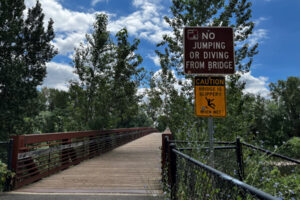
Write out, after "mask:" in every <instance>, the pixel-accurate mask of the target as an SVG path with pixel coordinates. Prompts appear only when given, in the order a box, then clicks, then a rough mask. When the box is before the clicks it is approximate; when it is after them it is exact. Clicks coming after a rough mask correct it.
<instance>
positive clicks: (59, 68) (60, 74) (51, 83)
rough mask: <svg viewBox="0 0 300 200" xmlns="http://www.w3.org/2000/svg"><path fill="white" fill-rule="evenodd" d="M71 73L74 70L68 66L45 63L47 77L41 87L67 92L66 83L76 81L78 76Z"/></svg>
mask: <svg viewBox="0 0 300 200" xmlns="http://www.w3.org/2000/svg"><path fill="white" fill-rule="evenodd" d="M73 71H74V68H73V67H71V66H70V65H66V64H61V63H56V62H50V63H47V76H46V78H45V80H44V83H43V85H42V86H43V87H48V88H56V89H59V90H65V91H67V90H68V84H67V83H68V81H69V80H78V76H77V75H76V74H74V73H73Z"/></svg>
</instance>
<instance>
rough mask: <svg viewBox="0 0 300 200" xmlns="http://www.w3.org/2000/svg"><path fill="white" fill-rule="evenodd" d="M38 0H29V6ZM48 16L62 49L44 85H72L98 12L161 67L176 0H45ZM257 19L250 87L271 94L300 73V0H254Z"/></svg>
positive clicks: (151, 65) (148, 62)
mask: <svg viewBox="0 0 300 200" xmlns="http://www.w3.org/2000/svg"><path fill="white" fill-rule="evenodd" d="M35 2H36V0H25V4H26V6H27V7H31V6H33V5H34V4H35ZM40 2H41V4H42V7H43V10H44V13H45V15H46V20H48V19H49V18H50V17H51V18H52V19H53V20H54V28H55V32H56V38H55V40H54V41H53V44H54V45H55V46H56V48H57V49H58V51H59V55H57V56H56V57H55V58H54V59H53V60H52V61H51V62H50V63H48V64H47V72H48V75H47V78H46V79H45V81H44V85H43V86H47V87H52V88H58V89H63V90H66V89H67V81H68V80H70V79H76V78H77V77H76V75H74V74H73V72H72V71H73V68H72V65H71V58H72V55H73V53H74V48H75V47H76V46H78V45H79V43H80V42H84V38H85V34H86V33H87V32H90V31H91V28H92V24H93V22H94V16H95V14H96V13H97V12H105V13H107V15H108V16H109V25H108V30H109V31H110V32H111V34H112V35H114V34H115V33H116V32H117V31H118V30H120V29H121V28H123V27H124V26H126V27H127V29H128V32H129V36H130V38H131V39H133V38H139V39H140V40H141V43H140V46H139V51H138V52H139V53H140V54H141V55H142V56H143V58H144V62H143V63H142V66H143V67H145V68H146V69H147V70H148V71H153V72H156V71H157V70H159V69H160V67H159V62H158V58H157V56H156V55H155V53H154V50H155V49H156V44H157V43H158V42H159V41H161V37H162V35H163V34H170V33H171V32H170V28H169V27H168V24H166V23H165V22H164V20H163V16H166V15H168V16H169V15H170V10H169V6H170V5H171V0H85V1H83V0H40ZM251 2H252V3H253V6H252V11H253V12H252V15H253V18H252V19H253V21H254V22H255V23H256V27H255V29H254V33H253V35H252V36H251V37H250V38H249V42H250V43H255V42H259V54H258V55H257V56H256V57H255V59H254V63H253V66H252V68H251V72H250V73H247V74H244V75H243V77H242V80H245V81H246V82H247V87H246V90H245V92H250V93H255V94H258V93H260V94H261V95H263V96H267V94H268V84H269V83H270V82H276V81H277V80H286V78H287V77H288V76H298V77H299V76H300V69H299V67H300V59H299V58H300V53H299V52H300V51H299V47H298V46H299V45H300V23H299V19H300V1H299V0H288V1H287V0H252V1H251Z"/></svg>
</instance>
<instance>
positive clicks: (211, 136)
mask: <svg viewBox="0 0 300 200" xmlns="http://www.w3.org/2000/svg"><path fill="white" fill-rule="evenodd" d="M208 133H209V164H210V166H211V167H214V159H215V158H214V128H213V118H212V117H209V118H208Z"/></svg>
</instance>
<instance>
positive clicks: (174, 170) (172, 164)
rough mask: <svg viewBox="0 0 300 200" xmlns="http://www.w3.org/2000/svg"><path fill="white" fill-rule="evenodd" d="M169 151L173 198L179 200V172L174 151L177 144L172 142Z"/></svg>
mask: <svg viewBox="0 0 300 200" xmlns="http://www.w3.org/2000/svg"><path fill="white" fill-rule="evenodd" d="M169 146H170V149H169V150H170V151H169V155H170V157H169V170H170V175H171V176H170V177H169V178H170V182H171V184H170V185H171V199H172V200H177V195H176V193H177V188H176V174H177V163H176V154H175V152H173V149H175V148H176V146H175V144H170V145H169Z"/></svg>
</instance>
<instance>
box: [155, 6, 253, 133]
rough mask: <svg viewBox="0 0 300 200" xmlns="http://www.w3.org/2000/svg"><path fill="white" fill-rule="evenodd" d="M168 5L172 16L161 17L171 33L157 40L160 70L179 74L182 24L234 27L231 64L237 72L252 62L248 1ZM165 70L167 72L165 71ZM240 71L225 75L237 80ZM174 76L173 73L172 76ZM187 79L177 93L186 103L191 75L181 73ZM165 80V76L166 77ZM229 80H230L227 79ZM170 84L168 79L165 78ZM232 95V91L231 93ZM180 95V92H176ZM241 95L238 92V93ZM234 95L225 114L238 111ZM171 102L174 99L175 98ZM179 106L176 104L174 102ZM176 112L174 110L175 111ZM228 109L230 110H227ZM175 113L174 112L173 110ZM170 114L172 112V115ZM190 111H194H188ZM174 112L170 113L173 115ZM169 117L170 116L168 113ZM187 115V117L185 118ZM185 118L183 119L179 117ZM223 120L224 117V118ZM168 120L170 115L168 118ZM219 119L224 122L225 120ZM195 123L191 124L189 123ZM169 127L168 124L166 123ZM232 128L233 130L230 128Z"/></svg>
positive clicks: (249, 7) (181, 59)
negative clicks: (183, 97)
mask: <svg viewBox="0 0 300 200" xmlns="http://www.w3.org/2000/svg"><path fill="white" fill-rule="evenodd" d="M172 2H173V4H172V6H171V13H172V15H173V16H172V17H165V21H166V22H167V23H168V24H169V25H170V27H171V28H172V30H173V34H172V35H164V36H163V41H162V42H161V43H159V44H158V47H160V48H164V49H163V52H159V51H157V55H158V56H159V57H160V60H161V64H162V61H163V63H165V64H164V65H163V64H162V66H161V67H162V70H164V71H172V70H175V71H176V72H177V76H178V77H182V75H183V27H185V26H225V27H228V26H229V27H232V28H233V29H234V33H235V36H234V40H235V49H236V50H235V64H236V68H237V70H238V71H240V72H248V71H249V70H250V67H251V64H252V62H253V56H254V55H255V54H257V53H258V52H257V47H258V44H255V45H254V46H250V45H249V43H248V42H247V39H248V37H249V36H250V35H251V33H252V30H253V28H254V23H253V22H252V21H250V18H251V3H250V2H248V1H247V0H229V1H225V0H212V1H205V0H172ZM165 73H166V74H168V72H165ZM239 77H240V75H238V74H237V75H233V76H232V77H231V78H229V83H228V85H230V84H238V82H239V81H238V80H239ZM174 78H175V77H174ZM185 78H186V79H187V80H188V81H184V82H183V84H182V89H181V90H180V93H182V94H184V95H183V96H185V97H186V98H187V99H188V100H189V102H190V103H192V99H193V98H192V97H193V87H192V84H191V83H192V76H185ZM166 80H167V81H168V79H166ZM230 82H231V83H230ZM169 83H170V84H169V85H170V86H171V87H172V85H173V84H172V83H171V82H169ZM240 86H241V87H240ZM240 86H239V85H237V87H236V89H239V92H238V94H237V95H240V94H241V95H242V93H241V92H242V89H243V88H244V87H243V85H240ZM234 95H235V94H234ZM178 97H180V95H178ZM240 97H242V96H240ZM240 97H238V98H236V100H240V102H235V103H236V104H237V105H238V106H233V107H232V109H231V108H230V109H229V116H233V113H238V110H239V109H240V108H243V107H244V106H243V105H242V104H243V102H244V101H243V98H240ZM181 98H182V97H181ZM172 101H173V102H178V103H179V102H183V101H177V100H175V99H173V100H172ZM178 106H180V105H178ZM175 112H176V111H175ZM230 112H232V113H230ZM173 114H175V113H173ZM173 114H172V115H173ZM191 115H194V114H193V113H191ZM175 116H176V115H174V117H175ZM169 117H172V116H169ZM189 119H190V118H189ZM182 120H184V121H185V120H186V119H182ZM225 120H227V119H225ZM170 121H172V119H170ZM197 121H198V124H203V122H202V121H201V119H197ZM220 122H221V123H225V124H228V122H226V121H225V122H224V120H223V122H222V121H221V120H220ZM192 126H195V125H192ZM170 128H171V130H172V127H170ZM232 131H234V130H232Z"/></svg>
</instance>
